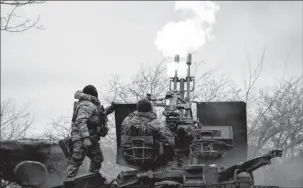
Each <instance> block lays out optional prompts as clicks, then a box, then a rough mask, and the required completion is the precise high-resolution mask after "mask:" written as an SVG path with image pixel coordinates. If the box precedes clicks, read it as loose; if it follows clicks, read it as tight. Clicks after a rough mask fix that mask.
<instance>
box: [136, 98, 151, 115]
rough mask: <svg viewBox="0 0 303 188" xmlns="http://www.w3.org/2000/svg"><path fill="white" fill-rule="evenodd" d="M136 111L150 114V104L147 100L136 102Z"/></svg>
mask: <svg viewBox="0 0 303 188" xmlns="http://www.w3.org/2000/svg"><path fill="white" fill-rule="evenodd" d="M137 111H138V112H151V111H152V104H151V102H150V100H148V99H147V98H143V99H141V100H139V101H138V102H137Z"/></svg>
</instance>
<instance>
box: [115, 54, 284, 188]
mask: <svg viewBox="0 0 303 188" xmlns="http://www.w3.org/2000/svg"><path fill="white" fill-rule="evenodd" d="M179 60H180V58H179V56H178V55H177V56H176V57H175V59H174V65H175V67H176V66H178V64H179ZM186 65H187V67H186V69H187V71H184V70H181V71H180V72H182V74H183V75H180V76H178V74H177V69H175V70H174V72H171V75H170V76H171V78H170V88H169V89H170V90H169V91H167V92H166V95H165V97H164V98H161V99H155V98H153V97H152V96H151V95H150V94H147V98H149V99H150V100H151V101H152V102H153V106H154V107H159V106H160V107H163V108H164V111H163V114H162V115H163V116H165V123H166V126H167V127H169V129H170V130H171V131H172V132H173V133H174V135H175V143H176V145H175V148H174V153H175V157H174V159H173V160H171V161H170V162H169V163H168V164H167V165H166V166H163V165H162V166H161V165H159V166H157V164H158V163H157V162H156V161H154V162H153V164H154V166H153V167H152V168H151V169H149V170H148V169H145V168H141V167H140V165H137V166H136V165H134V164H131V163H129V161H127V160H129V159H125V155H124V154H125V150H124V149H123V148H122V147H121V134H120V133H121V123H122V121H123V119H124V118H125V117H126V116H127V115H128V114H130V113H132V112H133V111H135V110H136V105H135V104H120V105H119V108H117V109H116V111H115V118H116V135H117V164H121V165H125V166H129V167H132V168H135V169H136V170H133V171H126V172H121V173H120V174H119V175H118V178H117V181H118V184H117V186H118V187H143V186H146V187H157V188H159V187H242V188H244V187H251V186H253V185H254V178H253V175H252V172H253V171H254V170H256V169H258V168H260V167H261V166H264V165H266V164H270V160H271V159H272V158H274V157H281V155H282V152H281V151H280V150H274V151H271V152H269V153H268V154H266V155H264V156H261V157H258V158H255V159H252V160H248V161H246V160H247V122H246V104H245V103H244V102H196V103H195V104H196V108H197V112H196V113H197V119H196V120H195V119H194V117H193V114H194V113H193V110H192V108H191V107H192V104H193V101H191V100H190V97H191V96H190V94H191V92H192V91H193V90H194V77H192V76H190V65H191V55H190V54H189V55H188V57H187V60H186ZM179 67H181V66H179ZM184 67H185V66H184V63H183V68H184ZM185 84H186V87H185ZM185 88H186V89H185ZM129 149H130V148H128V150H129ZM133 152H134V156H133V158H132V159H140V160H143V158H142V157H141V158H140V157H138V155H136V154H135V152H137V154H138V153H141V154H142V155H144V147H142V145H141V147H140V149H138V145H137V146H136V147H135V146H134V150H133ZM240 161H245V162H243V163H240V164H237V163H238V162H240ZM233 164H236V165H233ZM226 166H227V167H228V166H230V167H228V168H226ZM261 187H268V186H261Z"/></svg>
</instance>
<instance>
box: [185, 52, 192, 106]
mask: <svg viewBox="0 0 303 188" xmlns="http://www.w3.org/2000/svg"><path fill="white" fill-rule="evenodd" d="M186 64H187V66H188V68H187V78H186V80H187V96H186V97H187V101H188V102H189V100H190V95H189V94H190V65H191V54H188V56H187V61H186Z"/></svg>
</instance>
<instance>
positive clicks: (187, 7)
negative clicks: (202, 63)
mask: <svg viewBox="0 0 303 188" xmlns="http://www.w3.org/2000/svg"><path fill="white" fill-rule="evenodd" d="M219 9H220V7H219V6H218V5H216V4H215V3H214V2H210V1H175V11H180V13H181V14H186V13H188V12H190V13H192V14H193V17H192V18H188V19H186V20H184V21H178V22H169V23H167V24H166V25H165V26H164V27H163V29H162V30H161V31H159V32H158V33H157V37H156V41H155V45H156V47H157V48H158V50H160V51H161V52H162V53H163V56H164V57H173V56H174V55H176V54H179V55H180V56H181V57H182V56H183V57H184V56H185V55H186V54H187V53H193V52H195V51H197V50H199V49H200V48H201V47H202V46H203V45H204V44H205V42H206V41H208V40H211V39H213V38H214V36H212V35H211V31H212V27H213V24H214V23H215V14H216V12H217V11H218V10H219Z"/></svg>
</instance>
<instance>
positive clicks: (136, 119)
mask: <svg viewBox="0 0 303 188" xmlns="http://www.w3.org/2000/svg"><path fill="white" fill-rule="evenodd" d="M121 129H122V130H121V135H126V136H153V138H154V141H155V142H156V143H159V145H161V146H163V148H164V153H167V154H169V155H171V156H172V155H173V154H172V152H173V150H172V149H173V147H174V145H175V138H174V136H173V134H172V132H171V131H170V130H169V129H168V128H167V127H166V126H165V125H164V123H163V122H161V121H159V120H158V119H157V115H156V113H154V112H152V104H151V102H150V101H149V100H148V99H146V98H144V99H141V100H140V101H138V103H137V111H135V112H134V113H131V114H130V115H128V117H126V118H125V119H124V121H123V122H122V125H121ZM134 129H135V130H136V131H132V130H134Z"/></svg>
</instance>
